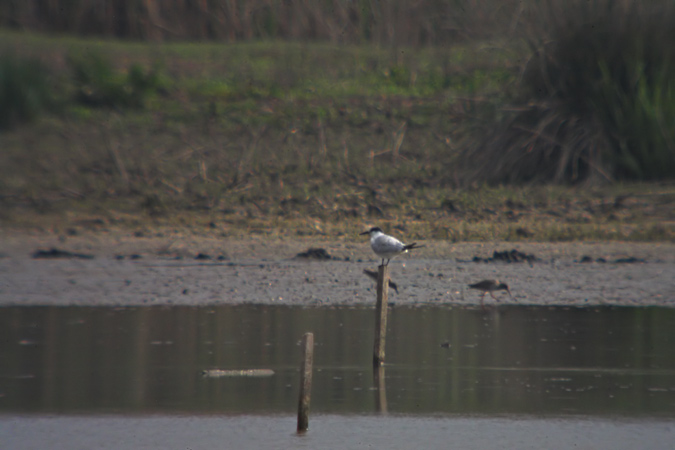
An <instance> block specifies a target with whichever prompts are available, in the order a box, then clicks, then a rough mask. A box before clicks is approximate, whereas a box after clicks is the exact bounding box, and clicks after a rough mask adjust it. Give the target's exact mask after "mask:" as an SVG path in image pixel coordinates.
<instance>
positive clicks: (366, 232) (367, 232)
mask: <svg viewBox="0 0 675 450" xmlns="http://www.w3.org/2000/svg"><path fill="white" fill-rule="evenodd" d="M369 233H370V231H364V232H363V233H359V236H361V235H363V234H369Z"/></svg>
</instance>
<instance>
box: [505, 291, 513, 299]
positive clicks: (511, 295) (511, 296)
mask: <svg viewBox="0 0 675 450" xmlns="http://www.w3.org/2000/svg"><path fill="white" fill-rule="evenodd" d="M506 292H508V293H509V297H511V298H513V295H511V289H507V290H506Z"/></svg>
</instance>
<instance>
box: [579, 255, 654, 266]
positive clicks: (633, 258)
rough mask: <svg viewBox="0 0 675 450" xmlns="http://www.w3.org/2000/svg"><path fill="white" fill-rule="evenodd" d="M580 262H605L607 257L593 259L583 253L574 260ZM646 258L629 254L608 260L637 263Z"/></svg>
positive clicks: (644, 261)
mask: <svg viewBox="0 0 675 450" xmlns="http://www.w3.org/2000/svg"><path fill="white" fill-rule="evenodd" d="M576 262H578V263H581V264H588V263H592V262H597V263H606V262H607V259H605V258H603V257H600V258H596V259H593V258H592V257H591V256H588V255H584V256H583V257H582V258H581V259H580V260H579V261H576ZM646 262H647V260H646V259H644V258H636V257H635V256H629V257H627V258H617V259H615V260H614V261H610V263H611V264H637V263H646Z"/></svg>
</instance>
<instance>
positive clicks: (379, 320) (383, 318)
mask: <svg viewBox="0 0 675 450" xmlns="http://www.w3.org/2000/svg"><path fill="white" fill-rule="evenodd" d="M388 298H389V267H388V266H384V265H383V266H380V267H378V273H377V304H376V306H375V345H374V347H373V366H374V367H377V366H380V365H382V364H384V343H385V340H386V338H387V303H388Z"/></svg>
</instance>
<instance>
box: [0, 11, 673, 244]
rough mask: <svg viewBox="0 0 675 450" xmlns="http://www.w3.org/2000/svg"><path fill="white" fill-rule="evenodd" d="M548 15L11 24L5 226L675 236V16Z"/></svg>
mask: <svg viewBox="0 0 675 450" xmlns="http://www.w3.org/2000/svg"><path fill="white" fill-rule="evenodd" d="M422 3H424V2H422ZM425 4H426V3H425ZM546 4H548V7H549V8H550V9H549V10H543V9H542V10H530V9H526V10H521V11H520V12H516V11H512V13H513V14H517V16H515V15H514V16H513V17H517V18H518V23H519V24H522V25H523V27H525V25H527V24H529V25H528V26H527V27H525V28H526V29H525V30H523V32H522V34H518V36H519V37H518V38H516V37H514V36H515V35H513V36H512V35H510V34H509V35H508V36H507V34H508V33H511V31H509V32H506V31H505V32H504V33H506V34H503V35H502V36H495V35H494V34H493V35H492V36H490V39H485V36H482V37H481V38H480V39H478V38H474V39H463V40H462V41H461V42H459V41H457V40H456V39H455V41H453V42H454V44H453V45H451V46H425V47H411V46H405V45H399V44H397V45H394V46H386V47H381V46H373V45H358V46H354V45H346V44H341V45H336V44H331V43H326V42H284V41H255V42H250V41H246V42H236V43H230V44H221V43H180V42H176V43H163V44H158V43H137V42H119V41H100V40H92V39H78V38H72V37H54V36H44V35H39V34H34V33H18V32H10V31H2V35H3V39H2V43H0V52H2V54H3V55H5V58H4V59H3V60H1V61H0V80H6V79H10V82H6V81H2V83H1V84H0V99H1V101H2V102H3V108H2V110H3V114H4V115H5V116H6V117H8V119H6V120H5V119H3V120H4V121H3V122H2V126H3V127H4V128H5V131H2V132H1V133H0V146H1V147H2V152H0V204H1V205H2V208H0V220H2V223H4V224H7V225H29V226H34V225H41V222H48V223H51V222H54V223H60V224H61V225H63V226H68V224H69V223H71V224H72V223H80V224H98V225H96V226H97V227H101V226H103V227H105V226H118V225H119V226H132V227H137V226H142V222H143V220H151V221H152V223H156V224H164V225H167V226H189V225H190V224H192V225H195V226H197V227H199V226H203V227H206V228H215V229H216V230H220V231H222V232H223V233H226V234H228V233H235V234H236V233H237V232H238V231H237V230H240V231H241V230H243V231H244V232H250V231H254V232H255V231H259V232H269V230H271V229H278V228H280V227H290V228H289V229H291V230H294V231H293V232H297V233H300V234H310V233H335V232H337V233H342V232H346V230H351V231H355V230H356V229H357V228H361V227H363V224H364V223H366V222H367V223H375V222H376V223H379V224H386V225H389V226H391V227H403V228H406V230H407V232H408V233H410V234H412V235H413V236H414V235H421V236H426V237H435V238H442V239H452V240H475V239H509V240H514V239H534V240H570V239H598V238H608V239H634V240H664V239H665V240H672V239H673V238H674V236H675V226H674V223H675V216H674V214H675V213H674V212H673V211H675V208H673V202H674V200H675V188H673V186H672V185H670V184H667V183H668V182H669V180H672V178H673V175H672V174H673V173H675V172H674V171H673V170H671V169H670V167H671V166H669V164H672V162H673V159H675V156H674V155H675V150H674V149H675V147H673V142H674V140H673V133H674V132H675V114H674V113H675V107H674V105H675V98H673V96H672V93H673V92H675V89H674V88H673V86H674V85H673V82H672V80H673V79H675V77H673V76H671V75H673V73H672V72H671V70H672V68H673V67H675V66H672V65H671V63H670V61H671V60H672V61H675V59H672V58H670V56H669V53H668V52H672V49H671V48H670V46H669V45H668V44H667V42H672V40H670V41H667V40H665V41H663V42H661V41H659V37H663V36H670V34H668V33H672V32H671V31H670V30H669V29H666V28H664V27H665V24H666V23H668V20H666V19H667V18H668V17H672V18H673V19H674V20H675V15H673V14H672V13H673V11H674V10H675V8H673V7H669V6H668V4H666V3H663V2H657V1H654V2H646V3H645V2H643V3H637V2H636V3H634V4H632V3H631V2H623V3H622V4H623V5H628V6H631V5H632V6H631V8H632V9H630V8H628V6H626V7H625V8H627V9H621V8H619V7H614V6H611V5H610V3H609V2H605V1H603V0H598V1H596V2H581V3H579V4H576V3H575V5H576V7H578V8H579V9H574V8H569V9H560V10H556V9H555V7H556V5H559V3H558V2H556V1H553V0H552V1H551V2H550V3H546ZM586 4H588V5H591V4H592V5H594V6H593V7H594V8H597V11H596V14H590V12H589V11H586V10H584V9H583V8H584V5H586ZM657 7H658V8H661V9H655V8H657ZM603 8H605V9H603ZM622 8H623V7H622ZM546 11H548V13H547V14H544V12H546ZM603 11H604V12H607V13H608V14H607V17H608V19H607V20H605V19H603V17H604V16H603V15H602V14H600V13H602V12H603ZM591 12H592V11H591ZM535 13H536V14H535ZM575 14H576V16H575ZM626 14H630V17H628V16H626ZM669 14H670V16H669ZM582 17H583V19H584V20H580V19H581V18H582ZM575 19H577V20H575ZM546 21H548V22H546ZM622 21H623V22H622ZM577 22H578V25H577ZM535 23H538V24H540V25H541V29H539V28H536V27H534V25H533V24H535ZM624 23H627V24H628V25H630V26H626V27H623V26H619V25H621V24H624ZM671 23H672V22H671ZM547 25H548V26H547ZM659 27H661V28H659ZM598 30H599V31H598ZM625 30H628V31H625ZM525 31H527V33H525ZM519 33H520V32H519ZM467 36H468V35H467ZM580 41H583V42H584V44H585V45H580V44H579V42H580ZM626 42H629V43H631V45H630V46H629V47H626V46H625V44H626ZM659 55H661V56H663V55H665V56H667V57H666V58H661V59H660V58H659ZM5 67H10V68H11V70H6V69H5ZM39 67H42V68H39ZM36 68H38V69H36ZM45 68H46V69H45ZM35 73H40V74H46V75H47V76H38V77H35V78H31V77H33V74H35ZM7 74H9V75H7ZM12 74H14V75H12ZM3 77H4V78H3ZM8 86H9V87H8ZM17 86H18V87H17ZM17 92H18V93H19V95H16V93H17ZM7 93H11V94H12V95H13V97H11V96H8V95H7ZM8 98H9V99H10V100H6V99H8ZM24 104H30V105H34V106H32V107H31V108H28V109H26V108H24V107H23V105H24ZM24 109H26V110H27V111H30V112H29V113H27V114H26V113H23V112H21V111H23V110H24ZM40 110H42V116H41V118H40V119H39V120H35V119H36V118H37V117H38V113H39V111H40ZM3 117H4V116H3ZM671 124H672V125H673V126H670V125H671ZM673 168H675V167H673ZM594 180H595V181H596V182H597V180H601V181H603V183H601V184H596V187H595V188H594V189H592V190H591V189H587V188H586V186H588V182H589V181H594ZM621 180H626V181H630V182H631V183H635V182H636V181H637V182H641V181H642V180H652V181H653V180H660V181H661V182H660V183H659V184H648V185H645V184H624V182H622V181H621ZM532 181H534V182H537V183H541V182H544V183H548V182H551V181H557V182H558V183H562V185H561V186H557V187H556V186H549V187H546V188H542V187H535V186H529V185H528V184H523V183H530V182H532ZM608 181H611V182H612V183H607V182H608ZM664 181H665V183H664ZM503 183H508V184H509V185H510V186H511V187H509V188H504V187H503ZM579 183H581V184H579ZM570 184H572V185H574V184H577V185H578V186H577V187H570ZM489 186H492V187H489ZM565 186H568V187H565ZM143 218H145V219H143ZM61 225H59V226H61ZM83 226H84V225H83ZM351 231H350V232H351Z"/></svg>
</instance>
